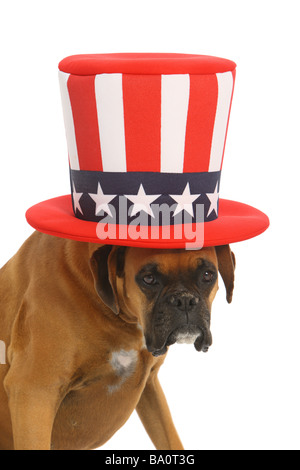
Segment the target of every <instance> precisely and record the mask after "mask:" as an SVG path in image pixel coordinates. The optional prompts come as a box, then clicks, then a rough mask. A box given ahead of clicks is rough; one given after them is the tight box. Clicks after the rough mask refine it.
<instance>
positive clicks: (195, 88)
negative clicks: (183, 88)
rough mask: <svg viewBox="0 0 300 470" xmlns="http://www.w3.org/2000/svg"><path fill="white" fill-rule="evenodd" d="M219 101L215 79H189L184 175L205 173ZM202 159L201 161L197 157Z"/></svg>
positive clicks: (196, 76)
mask: <svg viewBox="0 0 300 470" xmlns="http://www.w3.org/2000/svg"><path fill="white" fill-rule="evenodd" d="M217 101H218V82H217V77H216V75H191V76H190V102H189V111H188V118H187V129H186V141H185V157H184V172H185V173H188V172H193V171H200V172H202V171H208V169H209V162H210V152H211V141H212V134H213V129H214V124H215V116H216V107H217ZM200 156H201V157H200Z"/></svg>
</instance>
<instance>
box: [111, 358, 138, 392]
mask: <svg viewBox="0 0 300 470" xmlns="http://www.w3.org/2000/svg"><path fill="white" fill-rule="evenodd" d="M136 363H137V351H136V350H135V349H131V350H130V351H125V350H124V349H121V350H120V351H115V352H113V353H112V355H111V359H110V365H111V367H112V369H113V370H114V372H115V374H116V375H117V376H118V377H120V380H119V381H118V384H116V385H110V386H109V387H108V391H109V392H110V393H113V392H115V391H117V390H118V389H119V388H120V387H121V385H122V384H123V383H124V382H125V381H126V379H128V378H129V377H130V376H131V375H132V374H133V373H134V371H135V366H136Z"/></svg>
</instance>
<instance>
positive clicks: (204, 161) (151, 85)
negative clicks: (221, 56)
mask: <svg viewBox="0 0 300 470" xmlns="http://www.w3.org/2000/svg"><path fill="white" fill-rule="evenodd" d="M59 75H60V86H61V94H62V101H63V110H64V119H65V127H66V134H67V142H68V152H69V160H70V167H71V169H73V170H79V169H81V170H87V171H108V172H126V171H152V172H153V171H154V172H155V171H157V172H159V171H160V172H162V173H182V172H185V173H189V172H193V171H199V172H203V171H210V172H211V171H219V170H220V169H221V166H222V161H223V154H224V148H225V140H226V134H227V127H228V120H229V112H230V106H231V101H232V94H233V85H234V77H235V75H234V73H232V72H226V73H221V74H212V75H188V74H183V75H181V74H177V75H126V74H101V75H96V76H77V75H71V76H70V75H69V74H66V73H64V72H60V74H59Z"/></svg>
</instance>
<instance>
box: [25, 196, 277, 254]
mask: <svg viewBox="0 0 300 470" xmlns="http://www.w3.org/2000/svg"><path fill="white" fill-rule="evenodd" d="M26 218H27V221H28V223H29V224H30V225H31V226H32V227H33V228H35V229H36V230H38V231H40V232H42V233H46V234H48V235H53V236H56V237H61V238H67V239H72V240H77V241H82V242H90V243H97V244H109V245H123V246H124V245H126V246H136V247H143V248H186V247H187V243H190V242H191V240H189V239H186V238H184V237H183V238H181V239H175V238H168V239H157V238H155V239H151V238H148V239H138V240H133V239H132V238H129V236H127V238H126V237H124V231H123V235H122V238H115V239H111V238H109V239H106V240H101V239H99V238H98V236H97V225H98V223H97V222H87V221H84V220H81V219H78V218H76V217H75V216H74V212H73V207H72V200H71V196H70V195H69V196H61V197H57V198H54V199H49V200H47V201H44V202H41V203H39V204H36V205H35V206H33V207H31V208H30V209H28V211H27V213H26ZM193 226H194V231H195V229H196V228H195V224H193ZM268 226H269V219H268V217H267V216H266V215H265V214H264V213H263V212H261V211H259V210H258V209H255V208H254V207H252V206H249V205H247V204H243V203H240V202H236V201H230V200H227V199H220V201H219V216H218V219H216V220H214V221H211V222H206V223H204V243H203V246H218V245H227V244H229V243H235V242H239V241H243V240H247V239H249V238H253V237H256V236H257V235H260V234H261V233H262V232H264V231H265V230H266V229H267V228H268ZM183 232H184V230H183Z"/></svg>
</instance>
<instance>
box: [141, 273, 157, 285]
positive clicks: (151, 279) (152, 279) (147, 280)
mask: <svg viewBox="0 0 300 470" xmlns="http://www.w3.org/2000/svg"><path fill="white" fill-rule="evenodd" d="M143 281H144V283H145V284H147V286H151V285H153V284H155V282H156V279H155V277H154V276H152V274H147V276H144V277H143Z"/></svg>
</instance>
